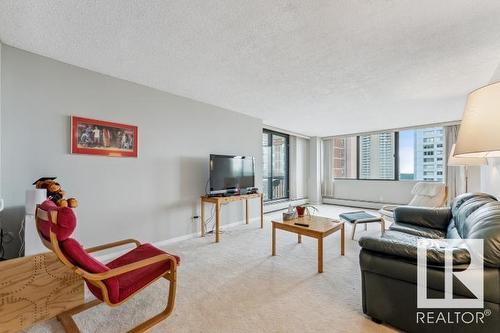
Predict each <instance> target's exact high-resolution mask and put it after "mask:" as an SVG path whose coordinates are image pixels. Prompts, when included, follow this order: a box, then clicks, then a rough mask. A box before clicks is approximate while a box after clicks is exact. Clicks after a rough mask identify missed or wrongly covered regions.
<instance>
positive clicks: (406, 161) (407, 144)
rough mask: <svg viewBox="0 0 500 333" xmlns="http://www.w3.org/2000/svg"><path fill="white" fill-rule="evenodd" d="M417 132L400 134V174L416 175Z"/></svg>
mask: <svg viewBox="0 0 500 333" xmlns="http://www.w3.org/2000/svg"><path fill="white" fill-rule="evenodd" d="M414 144H415V130H407V131H401V132H399V173H414V171H415V170H414V150H413V149H414Z"/></svg>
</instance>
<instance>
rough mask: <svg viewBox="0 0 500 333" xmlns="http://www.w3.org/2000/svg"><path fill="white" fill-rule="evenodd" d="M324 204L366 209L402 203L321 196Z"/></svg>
mask: <svg viewBox="0 0 500 333" xmlns="http://www.w3.org/2000/svg"><path fill="white" fill-rule="evenodd" d="M323 203H324V204H332V205H339V206H347V207H358V208H367V209H380V208H382V207H383V206H385V205H404V204H401V203H388V202H376V201H367V200H353V199H341V198H330V197H323Z"/></svg>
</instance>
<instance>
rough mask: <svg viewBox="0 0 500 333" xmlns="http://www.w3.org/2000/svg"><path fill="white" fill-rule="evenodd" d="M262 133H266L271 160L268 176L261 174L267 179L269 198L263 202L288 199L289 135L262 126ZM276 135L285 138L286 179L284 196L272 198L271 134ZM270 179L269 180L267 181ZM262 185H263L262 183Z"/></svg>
mask: <svg viewBox="0 0 500 333" xmlns="http://www.w3.org/2000/svg"><path fill="white" fill-rule="evenodd" d="M262 134H266V135H268V140H267V142H268V146H269V147H271V161H270V166H269V167H270V172H271V174H270V177H264V175H262V179H264V178H267V179H268V188H267V191H268V193H269V198H267V199H266V200H264V201H265V202H274V201H281V200H288V199H290V135H288V134H286V133H281V132H277V131H273V130H269V129H267V128H264V129H263V130H262ZM273 135H277V136H280V137H284V138H285V153H286V158H285V164H286V166H285V179H286V187H285V193H286V194H285V196H284V197H280V198H273V182H272V179H273V178H274V177H273V151H272V146H273V144H272V136H273ZM269 180H270V181H269ZM262 186H264V185H262Z"/></svg>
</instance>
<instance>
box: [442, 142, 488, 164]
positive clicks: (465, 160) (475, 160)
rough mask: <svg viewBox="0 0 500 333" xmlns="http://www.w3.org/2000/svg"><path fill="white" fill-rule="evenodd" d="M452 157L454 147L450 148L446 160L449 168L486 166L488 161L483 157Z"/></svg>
mask: <svg viewBox="0 0 500 333" xmlns="http://www.w3.org/2000/svg"><path fill="white" fill-rule="evenodd" d="M453 155H455V145H453V146H452V147H451V152H450V157H449V158H448V165H449V166H474V165H486V164H488V160H487V159H486V158H485V157H457V156H453Z"/></svg>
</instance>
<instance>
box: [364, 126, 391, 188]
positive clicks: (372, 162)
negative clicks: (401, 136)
mask: <svg viewBox="0 0 500 333" xmlns="http://www.w3.org/2000/svg"><path fill="white" fill-rule="evenodd" d="M394 149H395V142H394V133H391V132H387V133H378V134H371V135H361V136H360V137H359V159H360V160H359V178H360V179H394V172H395V170H394Z"/></svg>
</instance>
